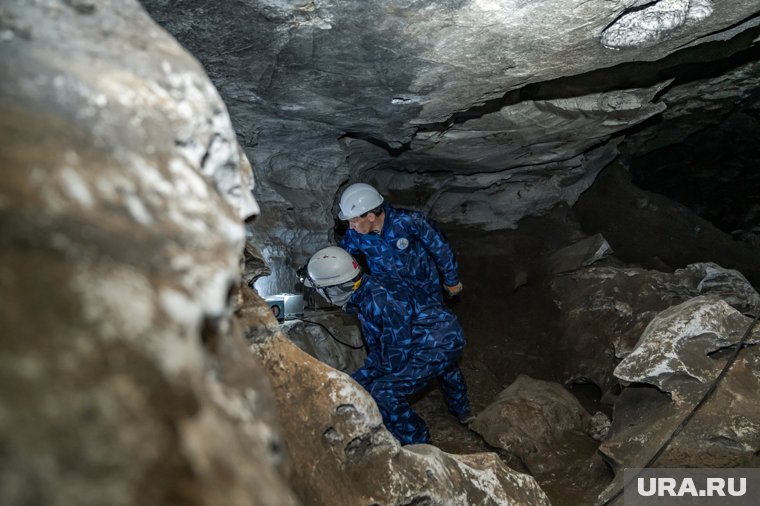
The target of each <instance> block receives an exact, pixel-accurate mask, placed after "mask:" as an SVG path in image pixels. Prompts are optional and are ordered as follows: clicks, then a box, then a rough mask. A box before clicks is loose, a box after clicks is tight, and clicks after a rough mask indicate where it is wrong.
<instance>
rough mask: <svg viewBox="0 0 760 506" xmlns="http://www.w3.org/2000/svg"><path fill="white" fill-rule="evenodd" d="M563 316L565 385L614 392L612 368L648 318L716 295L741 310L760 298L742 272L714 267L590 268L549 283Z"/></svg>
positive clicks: (615, 380)
mask: <svg viewBox="0 0 760 506" xmlns="http://www.w3.org/2000/svg"><path fill="white" fill-rule="evenodd" d="M551 287H552V290H553V292H554V297H555V302H556V304H557V305H558V307H559V308H560V312H561V328H562V336H561V339H560V343H559V346H560V347H561V349H562V350H563V351H564V353H565V356H566V357H567V358H568V359H567V360H566V361H565V370H564V371H563V373H562V376H563V379H564V380H565V381H577V382H586V381H589V382H592V383H594V384H596V385H597V386H598V387H599V388H601V389H602V391H603V392H605V393H608V392H612V391H614V390H615V389H616V388H617V384H618V380H617V379H616V378H615V377H614V376H613V370H614V368H615V366H616V365H617V364H618V362H619V361H620V359H622V358H624V357H626V356H627V355H628V354H629V353H631V351H632V350H633V349H634V347H635V346H636V343H637V342H638V341H639V338H640V337H641V335H642V332H643V331H644V329H645V328H646V326H647V325H648V324H649V323H650V322H651V321H652V319H653V318H654V317H655V316H656V315H657V314H658V313H659V312H660V311H663V310H665V309H667V308H668V307H671V306H675V305H678V304H680V303H682V302H684V301H687V300H689V299H691V298H694V297H697V296H699V295H703V294H715V295H716V296H719V297H721V298H722V299H724V300H726V301H727V303H730V304H731V305H732V306H734V307H736V308H737V309H739V310H741V311H746V310H749V309H750V308H753V307H759V306H760V296H759V295H758V293H757V292H756V291H755V289H754V288H753V287H752V286H751V285H750V284H749V282H748V281H747V280H746V279H745V278H744V276H742V275H741V273H739V272H737V271H735V270H732V269H724V268H722V267H720V266H719V265H716V264H713V263H698V264H691V265H689V266H687V267H686V268H684V269H678V270H676V271H675V272H674V273H672V274H671V273H665V272H659V271H652V270H645V269H640V268H633V267H625V268H621V267H612V266H600V267H588V268H582V269H578V270H576V271H573V272H570V273H567V274H563V275H560V276H557V277H556V278H554V279H553V280H552V282H551Z"/></svg>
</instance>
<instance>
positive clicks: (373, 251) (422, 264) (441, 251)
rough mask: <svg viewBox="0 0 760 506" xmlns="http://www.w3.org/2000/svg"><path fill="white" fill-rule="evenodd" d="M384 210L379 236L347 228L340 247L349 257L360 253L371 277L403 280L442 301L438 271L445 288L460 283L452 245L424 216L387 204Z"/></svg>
mask: <svg viewBox="0 0 760 506" xmlns="http://www.w3.org/2000/svg"><path fill="white" fill-rule="evenodd" d="M383 209H384V210H385V221H384V223H383V229H382V230H381V231H380V234H377V233H375V232H370V233H367V234H360V233H359V232H356V231H355V230H351V229H349V230H348V231H347V232H346V235H345V237H344V238H343V240H342V241H341V243H340V245H341V247H342V248H343V249H345V250H346V251H348V252H349V253H351V254H352V255H355V254H357V253H363V254H364V256H365V258H366V259H367V265H368V266H369V269H370V272H371V273H372V274H380V275H383V276H384V277H392V278H395V279H402V280H404V281H405V282H407V283H409V284H410V285H412V287H414V288H419V289H421V290H423V291H425V292H426V293H427V294H428V295H430V296H431V297H434V298H437V299H441V298H442V297H441V294H442V291H441V282H440V279H439V274H438V271H439V270H440V273H441V275H443V282H444V283H445V284H446V285H447V286H454V285H456V284H457V283H458V282H459V266H458V265H457V261H456V258H455V257H454V251H453V250H452V249H451V245H449V243H448V242H447V241H446V239H444V237H443V235H442V234H441V232H440V231H439V230H438V229H437V228H436V227H435V226H434V225H433V224H432V223H430V221H429V220H428V219H427V218H426V217H425V215H424V214H422V213H420V212H418V211H409V210H406V209H395V208H393V207H392V206H391V205H389V204H387V203H384V204H383Z"/></svg>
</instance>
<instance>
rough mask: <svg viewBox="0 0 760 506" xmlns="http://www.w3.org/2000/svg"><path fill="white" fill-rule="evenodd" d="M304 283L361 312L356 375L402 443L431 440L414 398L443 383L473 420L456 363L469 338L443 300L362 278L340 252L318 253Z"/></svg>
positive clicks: (454, 404) (454, 408) (448, 397)
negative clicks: (362, 354)
mask: <svg viewBox="0 0 760 506" xmlns="http://www.w3.org/2000/svg"><path fill="white" fill-rule="evenodd" d="M306 271H307V274H308V279H306V280H304V282H305V284H307V285H310V286H312V287H314V288H315V289H317V291H319V293H320V294H322V295H323V296H324V297H325V298H326V299H327V300H328V301H329V302H330V303H331V304H333V305H335V306H339V307H341V308H342V309H343V310H345V311H347V312H356V313H358V317H359V321H360V322H361V327H362V333H363V334H364V339H365V342H366V343H367V348H368V354H367V358H366V360H365V362H364V366H363V367H361V368H360V369H359V370H357V371H356V372H354V373H353V374H352V375H351V377H352V378H353V379H354V380H356V381H357V382H358V383H359V384H361V385H362V386H363V387H364V388H365V389H366V390H367V391H368V392H369V393H370V395H372V397H373V398H374V399H375V402H376V403H377V406H378V408H379V409H380V413H381V414H382V416H383V422H384V423H385V426H386V427H387V428H388V430H389V431H390V432H391V433H392V434H393V435H394V436H395V437H396V438H397V439H398V440H399V441H400V442H401V443H402V444H418V443H430V432H429V430H428V427H427V424H425V421H424V420H422V418H420V416H419V415H418V414H417V413H415V412H414V411H413V410H412V408H411V407H410V405H409V397H410V396H411V395H412V394H414V393H416V392H418V391H420V390H422V389H423V388H424V387H425V386H426V385H427V384H428V383H429V382H430V381H431V380H433V379H436V378H437V379H438V381H439V384H440V386H441V390H442V391H443V395H444V399H445V401H446V404H447V406H448V409H449V411H450V412H451V413H452V414H453V415H454V416H456V417H457V418H458V419H459V421H460V422H461V423H464V424H466V423H468V422H470V421H471V419H472V418H473V417H472V413H471V410H470V403H469V400H468V398H467V387H466V385H465V382H464V377H463V376H462V372H461V371H460V369H459V366H458V365H457V361H458V360H459V358H460V357H461V355H462V348H463V347H464V334H463V332H462V327H461V326H460V325H459V321H458V320H457V318H456V316H455V315H454V314H453V313H451V312H450V311H449V310H448V309H447V308H446V307H445V306H444V305H443V303H442V302H441V301H440V298H433V297H428V296H425V295H424V294H422V293H417V294H415V293H413V291H412V289H411V288H410V287H409V286H407V285H406V284H405V283H404V282H403V281H400V280H393V279H390V278H386V277H382V278H381V277H377V276H370V275H369V274H362V271H361V268H360V267H359V264H357V263H356V261H355V260H354V258H353V257H352V256H351V255H350V254H349V253H348V252H346V251H345V250H343V249H342V248H338V247H335V246H331V247H328V248H324V249H322V250H320V251H318V252H317V253H315V254H314V255H313V256H312V257H311V259H310V260H309V263H308V266H307V270H306Z"/></svg>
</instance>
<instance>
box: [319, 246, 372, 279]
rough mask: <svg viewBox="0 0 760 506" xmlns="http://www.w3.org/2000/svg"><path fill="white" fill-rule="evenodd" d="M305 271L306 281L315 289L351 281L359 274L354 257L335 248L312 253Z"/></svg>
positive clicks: (331, 247) (359, 269)
mask: <svg viewBox="0 0 760 506" xmlns="http://www.w3.org/2000/svg"><path fill="white" fill-rule="evenodd" d="M307 270H308V273H309V279H308V280H307V281H310V283H309V284H313V285H314V286H315V287H316V288H323V287H326V286H334V285H340V284H343V283H347V282H349V281H353V280H354V278H356V276H357V275H358V274H359V273H360V272H361V268H360V267H359V264H358V263H356V260H354V257H352V256H351V255H350V254H349V253H348V251H346V250H344V249H343V248H339V247H337V246H328V247H327V248H323V249H321V250H319V251H317V252H316V253H314V254H313V255H312V256H311V259H310V260H309V265H308V267H307Z"/></svg>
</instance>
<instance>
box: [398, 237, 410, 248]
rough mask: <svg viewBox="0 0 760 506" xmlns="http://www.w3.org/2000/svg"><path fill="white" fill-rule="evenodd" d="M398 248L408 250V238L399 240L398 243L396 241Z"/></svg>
mask: <svg viewBox="0 0 760 506" xmlns="http://www.w3.org/2000/svg"><path fill="white" fill-rule="evenodd" d="M396 247H397V248H398V249H406V248H408V247H409V239H407V238H406V237H402V238H401V239H399V240H398V241H396Z"/></svg>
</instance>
